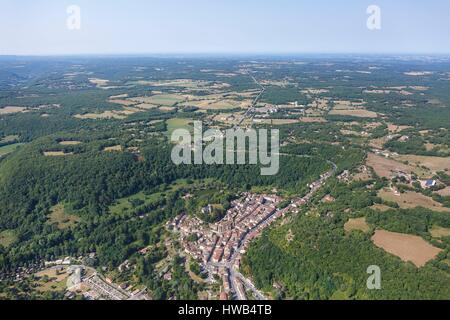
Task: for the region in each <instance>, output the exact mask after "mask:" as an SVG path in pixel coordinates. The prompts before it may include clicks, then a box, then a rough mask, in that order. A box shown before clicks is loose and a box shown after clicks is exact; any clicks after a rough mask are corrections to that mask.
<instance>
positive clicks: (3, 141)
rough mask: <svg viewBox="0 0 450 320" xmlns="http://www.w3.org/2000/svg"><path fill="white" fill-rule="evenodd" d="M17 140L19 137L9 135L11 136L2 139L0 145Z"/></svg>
mask: <svg viewBox="0 0 450 320" xmlns="http://www.w3.org/2000/svg"><path fill="white" fill-rule="evenodd" d="M17 139H19V136H16V135H11V136H6V137H4V138H3V139H1V140H0V142H1V143H8V142H13V141H16V140H17Z"/></svg>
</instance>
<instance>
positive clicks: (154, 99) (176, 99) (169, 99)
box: [129, 94, 188, 107]
mask: <svg viewBox="0 0 450 320" xmlns="http://www.w3.org/2000/svg"><path fill="white" fill-rule="evenodd" d="M129 100H131V101H134V102H137V103H146V104H151V105H157V106H167V107H172V106H174V105H175V104H177V103H180V102H183V101H186V100H188V97H187V96H182V95H178V94H157V95H154V96H150V97H137V98H131V99H129Z"/></svg>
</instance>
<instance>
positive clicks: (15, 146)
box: [0, 143, 23, 157]
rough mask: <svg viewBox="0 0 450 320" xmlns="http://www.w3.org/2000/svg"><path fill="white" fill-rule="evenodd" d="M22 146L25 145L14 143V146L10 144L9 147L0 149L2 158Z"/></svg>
mask: <svg viewBox="0 0 450 320" xmlns="http://www.w3.org/2000/svg"><path fill="white" fill-rule="evenodd" d="M21 145H23V143H14V144H9V145H7V146H3V147H0V157H3V156H5V155H7V154H8V153H11V152H13V151H15V150H16V149H17V148H19V147H20V146H21Z"/></svg>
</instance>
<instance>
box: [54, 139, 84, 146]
mask: <svg viewBox="0 0 450 320" xmlns="http://www.w3.org/2000/svg"><path fill="white" fill-rule="evenodd" d="M59 144H60V145H62V146H76V145H79V144H81V141H75V140H67V141H60V142H59Z"/></svg>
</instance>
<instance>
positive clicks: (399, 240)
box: [372, 230, 442, 268]
mask: <svg viewBox="0 0 450 320" xmlns="http://www.w3.org/2000/svg"><path fill="white" fill-rule="evenodd" d="M372 241H373V243H374V244H375V245H376V246H377V247H379V248H382V249H383V250H385V251H386V252H389V253H390V254H393V255H395V256H397V257H399V258H400V259H402V260H403V261H410V262H412V263H414V264H415V265H416V266H417V267H419V268H420V267H423V266H424V265H425V264H426V263H427V262H428V261H430V260H433V259H434V258H436V256H437V255H438V254H439V253H440V252H441V251H442V250H441V249H439V248H436V247H434V246H432V245H431V244H429V243H428V242H426V241H425V240H424V239H422V238H421V237H419V236H413V235H409V234H403V233H396V232H389V231H385V230H377V231H376V232H375V234H374V236H373V237H372Z"/></svg>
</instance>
